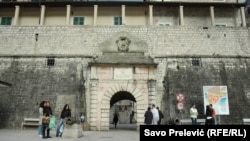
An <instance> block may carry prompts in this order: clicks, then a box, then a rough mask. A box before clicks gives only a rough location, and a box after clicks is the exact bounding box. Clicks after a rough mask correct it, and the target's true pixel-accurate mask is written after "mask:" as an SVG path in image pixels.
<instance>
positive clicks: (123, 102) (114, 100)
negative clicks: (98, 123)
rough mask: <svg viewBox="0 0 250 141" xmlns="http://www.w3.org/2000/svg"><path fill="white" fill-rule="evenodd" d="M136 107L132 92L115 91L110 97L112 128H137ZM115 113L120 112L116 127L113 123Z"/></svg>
mask: <svg viewBox="0 0 250 141" xmlns="http://www.w3.org/2000/svg"><path fill="white" fill-rule="evenodd" d="M136 107H137V106H136V100H135V97H134V96H133V95H132V94H131V93H129V92H127V91H120V92H117V93H115V94H114V95H113V96H112V97H111V99H110V116H109V117H110V119H109V121H110V122H109V123H110V126H109V128H110V130H136V122H137V114H136V110H137V109H136ZM115 114H118V123H117V126H116V127H115V125H114V123H113V119H114V115H115Z"/></svg>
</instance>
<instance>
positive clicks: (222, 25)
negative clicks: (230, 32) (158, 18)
mask: <svg viewBox="0 0 250 141" xmlns="http://www.w3.org/2000/svg"><path fill="white" fill-rule="evenodd" d="M215 26H217V27H226V26H227V24H224V23H217V24H215Z"/></svg>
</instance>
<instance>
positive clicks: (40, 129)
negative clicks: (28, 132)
mask: <svg viewBox="0 0 250 141" xmlns="http://www.w3.org/2000/svg"><path fill="white" fill-rule="evenodd" d="M44 103H45V101H42V102H41V103H40V105H39V109H38V112H39V126H38V136H39V137H43V125H42V119H43V107H44Z"/></svg>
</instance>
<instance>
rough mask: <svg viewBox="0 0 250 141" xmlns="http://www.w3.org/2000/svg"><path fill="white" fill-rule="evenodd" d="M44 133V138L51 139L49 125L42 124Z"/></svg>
mask: <svg viewBox="0 0 250 141" xmlns="http://www.w3.org/2000/svg"><path fill="white" fill-rule="evenodd" d="M46 129H47V136H46V135H45V130H46ZM42 131H43V137H49V132H50V129H49V124H45V123H43V124H42Z"/></svg>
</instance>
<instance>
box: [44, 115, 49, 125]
mask: <svg viewBox="0 0 250 141" xmlns="http://www.w3.org/2000/svg"><path fill="white" fill-rule="evenodd" d="M49 122H50V117H47V116H43V118H42V123H43V124H49Z"/></svg>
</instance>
